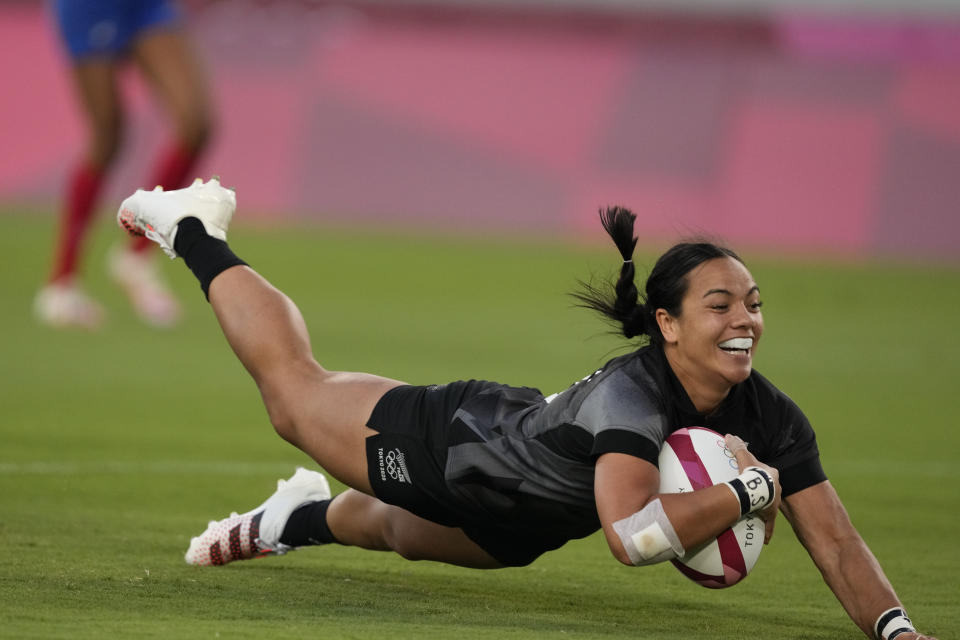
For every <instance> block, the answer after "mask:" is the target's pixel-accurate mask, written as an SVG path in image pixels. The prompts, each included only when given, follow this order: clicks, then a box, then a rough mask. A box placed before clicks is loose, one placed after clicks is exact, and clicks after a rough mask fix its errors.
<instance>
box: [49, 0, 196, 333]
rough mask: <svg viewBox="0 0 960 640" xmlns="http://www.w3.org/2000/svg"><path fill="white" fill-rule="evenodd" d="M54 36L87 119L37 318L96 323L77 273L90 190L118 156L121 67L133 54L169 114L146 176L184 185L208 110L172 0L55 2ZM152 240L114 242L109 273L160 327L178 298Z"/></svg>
mask: <svg viewBox="0 0 960 640" xmlns="http://www.w3.org/2000/svg"><path fill="white" fill-rule="evenodd" d="M51 7H52V9H53V12H54V14H55V19H56V24H57V27H58V30H59V33H60V36H61V38H62V40H63V42H64V44H65V46H66V50H67V52H68V54H69V56H70V60H71V73H72V75H73V81H74V85H75V87H76V92H77V97H78V99H79V105H80V107H81V109H82V111H83V116H84V119H85V121H86V126H87V131H88V134H89V142H88V145H87V148H86V150H85V152H84V153H83V155H82V157H81V158H80V159H79V160H78V161H77V162H76V163H75V164H74V166H73V168H72V169H71V172H70V175H69V178H68V182H67V185H66V194H65V200H64V202H63V211H62V214H61V220H60V229H59V235H58V239H57V241H56V245H55V253H54V257H53V266H52V270H51V273H50V276H49V280H48V282H47V284H46V285H45V286H44V287H43V288H42V289H41V290H40V292H39V294H38V295H37V297H36V300H35V304H34V311H35V313H36V316H37V318H38V319H39V320H40V321H41V322H43V323H45V324H48V325H51V326H56V327H83V328H90V329H93V328H96V327H98V326H100V325H101V324H102V322H103V320H104V315H105V314H104V310H103V308H102V307H101V306H100V305H99V304H98V303H97V302H96V301H94V300H93V299H91V298H90V297H89V296H88V295H87V294H86V293H85V292H84V291H83V290H82V289H81V287H80V286H79V284H78V282H77V278H76V275H77V272H78V269H79V266H80V261H81V257H82V254H83V249H84V242H85V239H86V236H87V232H88V231H89V228H90V225H91V222H92V218H93V213H94V211H95V208H96V206H97V201H98V195H99V193H100V191H101V187H102V186H103V183H104V180H105V179H106V177H107V172H108V170H109V168H110V166H111V165H112V163H113V162H114V161H115V159H116V157H117V152H118V151H119V149H120V144H121V139H122V134H123V127H124V105H123V101H122V99H121V96H120V88H119V86H118V85H119V78H118V76H119V71H120V69H121V66H122V65H123V64H124V63H125V62H126V61H127V60H130V61H132V62H133V63H134V64H135V65H136V67H137V70H138V71H139V72H140V73H141V75H142V76H143V78H144V79H145V80H146V81H147V83H148V84H149V86H150V88H151V90H152V91H153V93H154V96H155V97H156V99H157V100H159V101H160V103H161V104H162V106H163V107H164V109H165V111H166V113H167V114H168V116H169V117H170V119H171V120H172V124H173V133H174V135H173V137H172V140H171V141H170V143H169V145H168V146H167V148H166V149H164V150H162V151H161V153H160V155H159V156H158V158H157V160H156V163H155V165H154V168H153V170H152V171H153V172H152V175H150V176H149V179H148V180H147V182H148V183H149V184H150V185H151V186H153V185H161V186H163V187H164V188H168V189H173V188H177V187H180V186H182V185H183V184H184V183H185V182H186V180H187V179H188V177H189V174H190V172H191V170H192V168H193V166H194V165H195V163H196V160H197V158H198V156H199V154H200V153H201V152H202V151H203V149H204V148H205V147H206V145H207V141H208V140H209V138H210V133H211V109H210V100H209V96H208V93H207V88H206V81H205V77H204V73H203V70H202V68H201V64H200V60H199V59H198V57H197V56H196V54H195V53H194V51H193V50H192V48H191V45H190V42H189V40H188V38H187V36H186V34H185V30H184V28H183V13H182V10H181V9H180V7H178V6H177V5H176V4H175V3H174V2H172V1H171V0H53V2H51ZM150 245H151V243H150V242H149V241H148V240H146V239H144V238H138V239H135V240H134V241H133V242H131V243H130V244H129V245H127V246H126V247H123V248H121V247H115V248H114V249H113V250H111V253H110V256H109V259H108V270H109V274H110V276H111V278H112V279H113V280H114V281H115V282H117V283H118V284H119V285H120V286H121V288H122V289H123V290H124V292H125V293H126V295H127V296H128V297H129V299H130V302H131V304H132V305H133V307H134V309H135V311H136V313H137V314H138V315H139V316H140V317H141V318H142V319H143V320H144V321H145V322H147V323H148V324H150V325H153V326H157V327H168V326H171V325H173V324H175V323H176V322H177V320H178V319H179V317H180V305H179V303H178V302H177V300H176V298H174V297H173V295H172V294H171V293H170V291H169V289H168V288H167V286H166V285H165V284H164V282H163V281H162V280H161V279H160V276H159V274H158V272H157V270H156V265H155V264H154V263H153V254H154V250H153V248H152V247H151V246H150Z"/></svg>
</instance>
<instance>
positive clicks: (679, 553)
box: [613, 498, 686, 567]
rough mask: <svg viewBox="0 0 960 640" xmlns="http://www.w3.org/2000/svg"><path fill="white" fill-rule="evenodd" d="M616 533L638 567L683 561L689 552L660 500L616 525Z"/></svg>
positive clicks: (614, 526)
mask: <svg viewBox="0 0 960 640" xmlns="http://www.w3.org/2000/svg"><path fill="white" fill-rule="evenodd" d="M613 530H614V531H615V532H616V533H617V536H619V538H620V542H621V543H623V548H624V549H625V550H626V552H627V555H628V556H630V562H632V563H633V564H634V566H637V567H639V566H642V565H647V564H655V563H657V562H664V561H665V560H672V559H674V558H682V557H683V554H684V553H686V550H684V548H683V545H682V544H680V538H678V537H677V532H676V531H674V530H673V525H672V524H671V523H670V518H668V517H667V514H666V512H664V510H663V505H662V504H661V503H660V498H657V499H656V500H654V501H652V502H650V503H649V504H647V506H645V507H644V508H643V509H640V511H637V512H636V513H635V514H633V515H632V516H629V517H627V518H624V519H623V520H618V521H616V522H614V523H613Z"/></svg>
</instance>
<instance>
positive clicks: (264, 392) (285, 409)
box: [257, 362, 330, 445]
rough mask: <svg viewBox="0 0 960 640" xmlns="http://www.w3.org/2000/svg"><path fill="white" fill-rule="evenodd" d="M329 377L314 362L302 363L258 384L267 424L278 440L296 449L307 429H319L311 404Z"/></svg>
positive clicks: (265, 377)
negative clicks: (294, 446)
mask: <svg viewBox="0 0 960 640" xmlns="http://www.w3.org/2000/svg"><path fill="white" fill-rule="evenodd" d="M329 377H330V373H329V372H328V371H326V370H325V369H323V368H322V367H321V366H320V365H319V364H317V363H316V362H305V363H303V364H302V365H300V366H293V367H289V368H288V369H287V370H285V371H282V372H277V373H274V374H271V375H267V376H264V377H263V378H261V379H258V380H257V385H258V387H259V388H260V395H261V397H262V398H263V403H264V406H265V407H266V409H267V415H268V416H269V417H270V423H271V424H272V425H273V428H274V430H275V431H276V432H277V434H278V435H279V436H280V437H281V438H283V439H284V440H286V441H287V442H290V443H292V444H294V445H296V444H297V443H298V442H299V441H300V440H301V439H302V434H303V432H304V431H305V430H306V429H316V428H318V426H320V425H322V420H321V419H320V418H321V416H318V415H317V411H316V408H315V406H314V404H315V400H316V396H317V394H318V393H319V389H320V387H321V386H322V385H323V384H324V381H325V380H327V379H328V378H329Z"/></svg>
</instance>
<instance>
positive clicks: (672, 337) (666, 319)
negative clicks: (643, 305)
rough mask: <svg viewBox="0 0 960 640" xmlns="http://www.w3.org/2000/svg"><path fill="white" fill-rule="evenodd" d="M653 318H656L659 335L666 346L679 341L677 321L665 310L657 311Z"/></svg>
mask: <svg viewBox="0 0 960 640" xmlns="http://www.w3.org/2000/svg"><path fill="white" fill-rule="evenodd" d="M653 317H654V318H656V320H657V326H658V327H660V333H661V334H663V341H664V342H665V343H667V344H674V343H676V342H677V340H679V335H678V334H677V329H678V328H677V319H676V318H674V317H673V316H672V315H670V313H669V312H668V311H667V310H666V309H657V311H656V312H655V313H654V314H653Z"/></svg>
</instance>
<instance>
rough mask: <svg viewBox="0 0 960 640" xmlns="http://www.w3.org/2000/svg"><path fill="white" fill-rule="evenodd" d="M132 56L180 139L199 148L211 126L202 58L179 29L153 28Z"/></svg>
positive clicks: (142, 39) (140, 41) (137, 42)
mask: <svg viewBox="0 0 960 640" xmlns="http://www.w3.org/2000/svg"><path fill="white" fill-rule="evenodd" d="M133 58H134V61H135V62H136V63H137V66H138V67H139V68H140V70H141V72H142V73H143V75H144V77H145V78H146V79H147V81H148V82H149V83H150V86H151V87H152V89H153V90H154V92H155V93H156V94H157V97H158V98H159V100H160V102H161V103H162V104H163V105H164V107H165V108H166V110H167V113H168V114H169V115H170V117H171V118H172V120H173V122H174V126H175V127H176V129H177V135H178V137H179V138H180V140H181V141H182V142H183V143H185V144H187V145H189V146H191V147H192V148H199V147H200V146H201V145H202V144H203V143H204V142H205V141H206V139H207V137H208V135H209V133H210V128H211V120H212V118H211V115H210V114H211V108H210V97H209V91H208V89H207V80H206V74H205V72H204V69H203V65H202V61H201V60H200V58H199V56H197V55H196V53H195V52H194V50H193V47H192V44H191V42H190V40H189V39H188V38H187V36H186V34H185V33H184V32H183V31H181V30H179V29H168V28H162V29H155V30H151V31H147V32H146V33H144V34H143V35H142V36H140V37H139V38H138V39H137V41H136V43H135V44H134V47H133Z"/></svg>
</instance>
